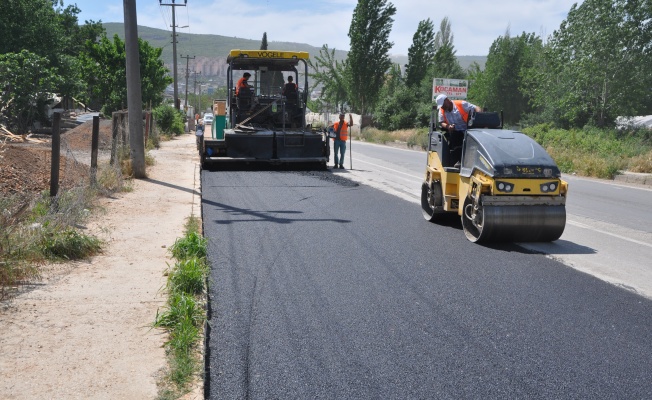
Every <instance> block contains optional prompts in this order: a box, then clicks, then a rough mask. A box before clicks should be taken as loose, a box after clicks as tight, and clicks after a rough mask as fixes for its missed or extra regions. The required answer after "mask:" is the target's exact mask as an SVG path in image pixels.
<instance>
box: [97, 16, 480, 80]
mask: <svg viewBox="0 0 652 400" xmlns="http://www.w3.org/2000/svg"><path fill="white" fill-rule="evenodd" d="M102 25H103V26H104V29H106V34H107V36H108V37H110V38H111V37H113V35H114V34H117V35H118V37H120V38H121V39H123V40H124V24H122V23H120V22H111V23H104V24H102ZM138 36H139V37H140V38H141V39H143V40H147V41H148V42H149V43H150V45H152V46H154V47H162V48H163V54H162V55H161V57H162V58H163V62H164V63H165V64H166V65H167V66H168V68H170V70H172V32H171V31H166V30H163V29H156V28H149V27H146V26H138ZM177 38H178V42H177V57H181V56H182V55H183V56H190V57H193V56H194V57H195V58H194V59H191V60H190V64H189V65H190V66H189V68H188V69H189V70H190V71H201V75H202V76H203V77H204V78H207V77H216V78H218V80H221V79H219V78H223V77H224V76H225V74H226V56H227V54H228V53H229V51H230V50H232V49H259V48H260V42H261V40H262V38H261V39H244V38H238V37H230V36H221V35H202V34H188V33H182V32H177ZM268 48H269V49H270V50H286V51H307V52H308V53H309V54H310V55H315V54H319V50H320V49H321V47H315V46H311V45H309V44H306V43H294V42H275V41H268ZM346 54H347V52H346V51H344V50H335V58H336V59H338V60H343V59H345V58H346ZM457 59H458V61H459V63H460V65H461V66H462V68H464V69H466V68H468V67H469V66H470V65H471V63H473V62H477V63H478V64H479V65H480V68H484V64H485V62H486V60H487V57H486V56H458V57H457ZM392 60H393V61H394V62H395V63H399V64H400V65H401V66H404V65H405V64H407V60H408V58H407V56H400V55H399V56H392ZM177 71H178V73H179V74H181V73H182V71H183V73H184V74H185V59H182V58H179V60H178V61H177Z"/></svg>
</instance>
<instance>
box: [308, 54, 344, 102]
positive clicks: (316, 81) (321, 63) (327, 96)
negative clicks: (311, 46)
mask: <svg viewBox="0 0 652 400" xmlns="http://www.w3.org/2000/svg"><path fill="white" fill-rule="evenodd" d="M313 60H314V61H313ZM308 66H309V67H310V70H311V71H314V72H313V73H311V74H310V77H311V78H312V79H313V87H319V86H321V100H322V102H325V103H327V104H330V105H332V106H334V107H335V109H334V110H333V109H331V110H330V111H336V112H337V111H339V110H341V109H342V108H343V106H344V103H345V102H346V101H347V98H348V94H347V86H346V78H345V71H346V61H337V60H336V59H335V49H332V50H329V49H328V45H323V46H322V48H321V49H320V50H319V55H317V56H314V57H313V58H312V59H309V60H308Z"/></svg>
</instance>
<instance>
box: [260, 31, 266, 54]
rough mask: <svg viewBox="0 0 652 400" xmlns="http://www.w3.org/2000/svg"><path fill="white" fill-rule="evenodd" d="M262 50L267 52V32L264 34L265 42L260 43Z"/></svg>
mask: <svg viewBox="0 0 652 400" xmlns="http://www.w3.org/2000/svg"><path fill="white" fill-rule="evenodd" d="M260 49H261V50H267V32H264V33H263V41H262V42H261V43H260Z"/></svg>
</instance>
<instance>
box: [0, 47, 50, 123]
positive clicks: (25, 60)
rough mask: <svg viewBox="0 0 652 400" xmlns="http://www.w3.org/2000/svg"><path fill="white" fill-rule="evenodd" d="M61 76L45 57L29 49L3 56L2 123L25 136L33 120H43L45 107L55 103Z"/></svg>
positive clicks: (0, 68) (0, 77)
mask: <svg viewBox="0 0 652 400" xmlns="http://www.w3.org/2000/svg"><path fill="white" fill-rule="evenodd" d="M57 79H58V77H57V75H56V72H55V71H54V69H53V68H51V67H50V66H49V62H48V60H47V59H46V58H45V57H40V56H38V55H36V54H34V53H31V52H29V51H27V50H23V51H21V52H20V53H7V54H0V82H3V85H4V87H3V90H2V92H0V120H2V122H3V123H5V124H7V126H8V127H9V128H11V129H15V130H16V131H17V132H18V133H20V134H22V133H25V132H27V131H28V129H29V128H30V126H31V125H32V123H33V121H34V120H36V119H43V118H44V117H45V116H44V115H43V106H44V105H45V104H47V103H48V102H49V101H50V100H51V96H52V92H53V91H54V88H55V87H56V85H57V83H58V82H57Z"/></svg>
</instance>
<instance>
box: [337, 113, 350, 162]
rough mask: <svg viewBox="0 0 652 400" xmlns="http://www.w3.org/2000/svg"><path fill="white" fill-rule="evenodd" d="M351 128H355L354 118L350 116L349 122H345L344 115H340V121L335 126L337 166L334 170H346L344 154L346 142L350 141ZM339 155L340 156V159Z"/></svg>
mask: <svg viewBox="0 0 652 400" xmlns="http://www.w3.org/2000/svg"><path fill="white" fill-rule="evenodd" d="M350 126H353V117H351V114H349V122H346V121H345V120H344V113H340V120H339V121H338V122H336V123H334V124H333V131H334V132H335V135H334V136H335V137H334V138H333V152H334V153H335V156H334V157H335V165H334V166H333V168H340V169H344V153H345V152H346V141H347V140H348V139H349V127H350ZM338 153H339V154H340V157H339V158H338ZM338 161H339V162H338Z"/></svg>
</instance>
